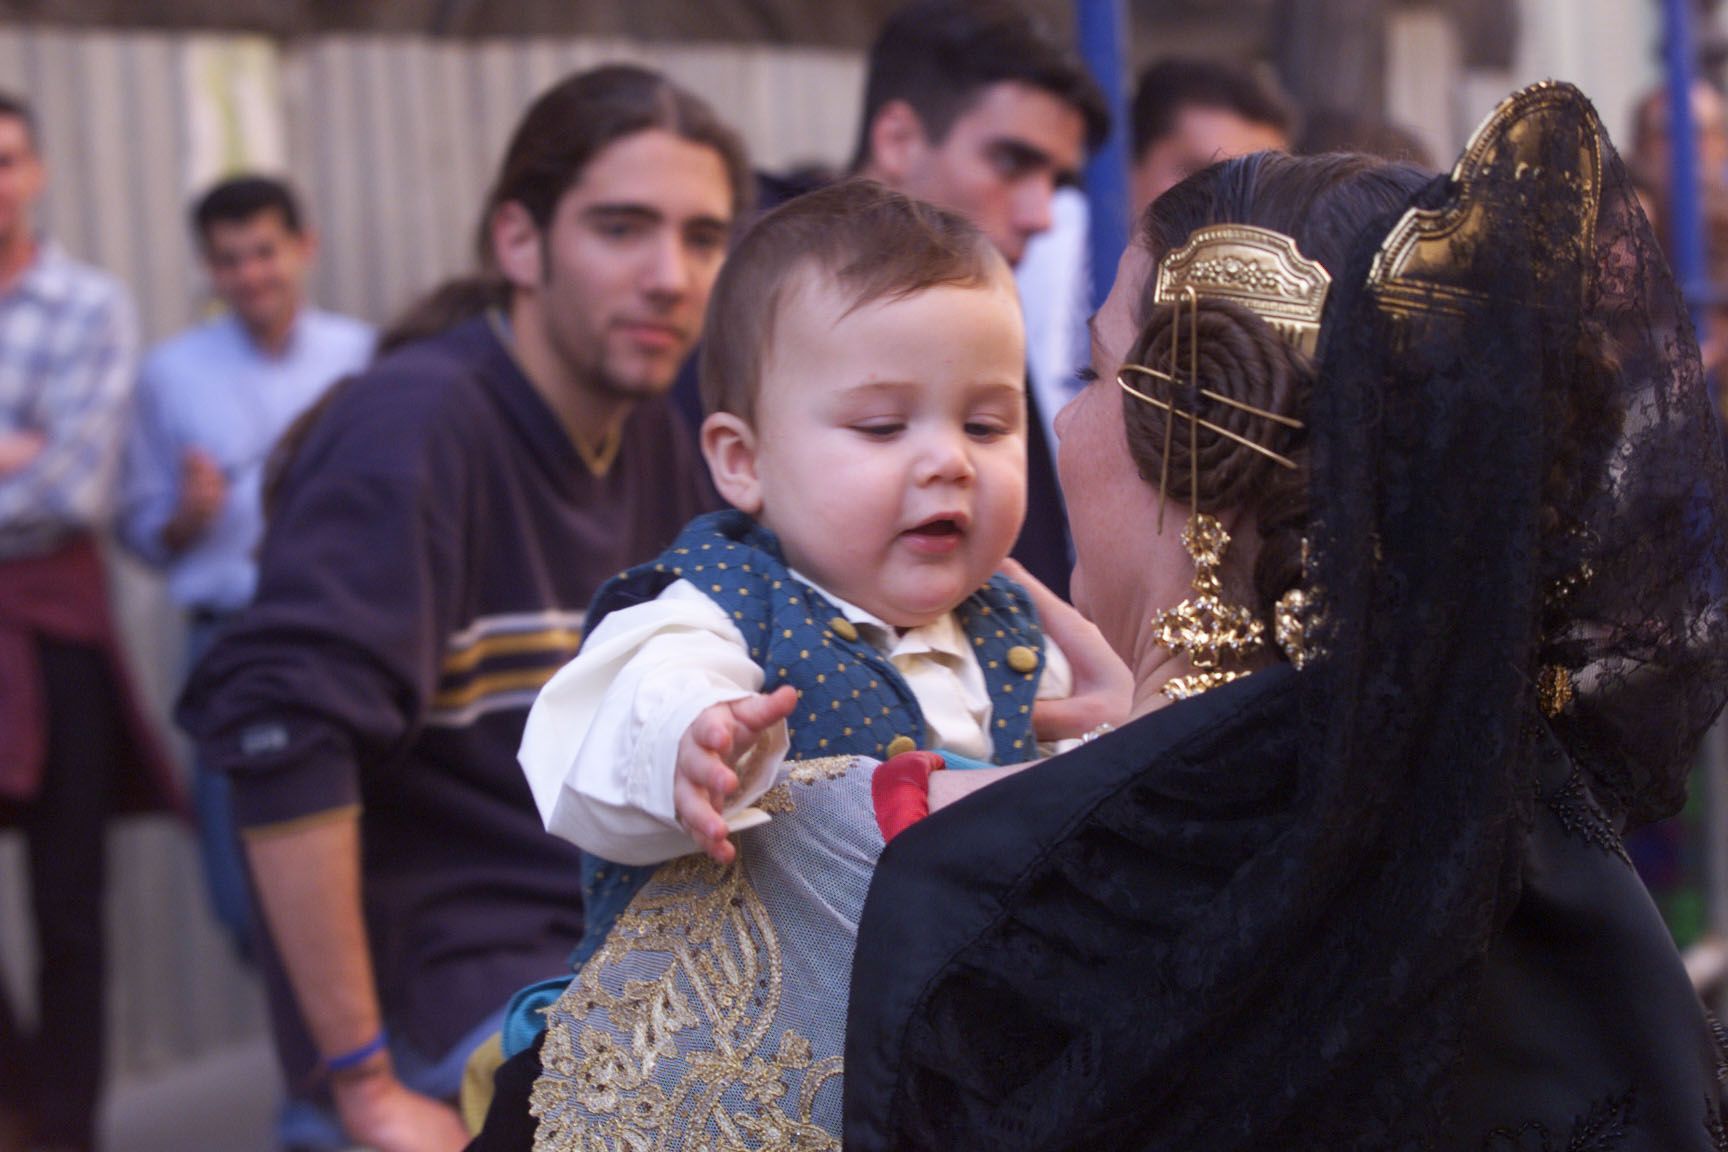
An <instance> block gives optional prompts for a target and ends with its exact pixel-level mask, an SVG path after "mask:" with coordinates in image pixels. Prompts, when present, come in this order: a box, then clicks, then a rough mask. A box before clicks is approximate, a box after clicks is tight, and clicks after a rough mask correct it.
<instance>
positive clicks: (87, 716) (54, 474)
mask: <svg viewBox="0 0 1728 1152" xmlns="http://www.w3.org/2000/svg"><path fill="white" fill-rule="evenodd" d="M46 181H47V169H46V166H45V165H44V163H43V160H42V157H41V154H40V152H39V150H38V144H37V134H36V125H35V119H34V117H33V116H32V114H31V111H30V108H29V105H27V104H26V103H25V102H24V101H22V100H20V99H19V98H17V97H15V96H9V95H3V94H0V825H14V826H21V827H22V828H23V831H24V838H25V843H26V847H27V850H28V858H29V871H30V905H31V909H32V912H33V913H34V916H35V926H36V937H37V950H38V955H39V957H40V963H39V964H38V967H37V976H36V980H37V989H38V1001H39V1005H40V1009H39V1013H38V1024H37V1030H36V1035H35V1037H33V1038H32V1040H31V1041H30V1042H28V1043H27V1042H26V1040H25V1038H24V1036H23V1035H22V1032H21V1029H20V1026H19V1022H18V1021H17V1019H16V1017H15V1016H14V1015H13V1013H12V1011H11V1008H10V1005H9V1004H8V1002H7V999H6V996H5V994H4V991H3V990H0V1148H4V1149H7V1150H8V1152H10V1150H11V1149H13V1148H21V1147H23V1146H25V1144H26V1143H28V1144H29V1146H30V1147H45V1148H55V1149H61V1148H64V1149H90V1148H92V1147H94V1145H95V1124H96V1104H97V1097H98V1093H99V1090H100V1087H101V1079H102V1065H103V1048H104V1039H105V1034H106V1028H105V1025H104V1020H103V1015H104V1006H105V1004H106V990H107V974H106V963H105V942H104V935H105V933H104V931H103V923H102V917H103V893H104V891H105V890H106V886H105V883H104V870H105V862H106V856H105V846H106V841H107V832H106V829H107V821H108V818H109V817H110V816H111V815H114V814H115V813H117V812H121V811H136V810H141V809H149V808H160V807H163V806H165V805H169V804H172V803H174V790H173V784H172V779H171V776H170V773H169V769H168V766H167V762H166V760H165V759H164V758H163V756H162V754H161V751H160V749H159V747H158V745H157V742H156V740H155V739H154V737H153V735H152V733H151V732H150V730H149V729H148V727H147V726H146V725H145V724H144V723H143V720H142V712H141V710H140V709H139V708H138V707H137V704H136V702H135V701H134V699H133V697H132V695H131V687H130V684H129V681H128V678H127V675H126V670H125V665H124V662H123V660H122V655H121V652H120V648H119V641H118V638H117V634H116V629H115V626H114V622H113V620H112V618H111V616H110V614H109V605H108V589H107V581H106V578H105V576H104V573H103V566H102V559H101V556H100V555H99V552H98V548H97V543H96V541H97V537H98V536H99V535H100V533H101V532H102V530H103V529H104V528H105V527H106V520H107V514H108V504H109V497H110V495H111V493H110V491H109V489H110V487H111V483H112V479H113V474H114V467H115V464H116V461H117V458H118V455H119V452H118V449H119V440H120V435H121V428H122V425H123V423H124V420H125V416H126V408H127V400H128V396H129V393H130V391H131V386H132V370H133V356H134V354H135V350H136V344H135V338H134V334H133V316H132V304H131V301H130V299H129V298H128V297H127V295H126V292H125V290H124V289H123V288H121V286H120V284H119V283H118V282H116V281H115V280H114V279H113V277H111V276H109V275H107V274H106V273H104V272H99V271H97V270H96V269H95V268H91V267H89V266H88V265H85V264H80V263H78V262H76V261H74V260H72V259H70V258H69V257H68V256H67V255H66V254H65V253H64V252H62V251H61V250H60V248H59V246H58V245H56V244H54V243H53V242H52V241H49V240H46V239H44V238H41V237H39V236H38V235H37V234H36V232H35V230H34V227H33V223H32V214H33V210H34V207H35V205H36V202H37V201H38V200H39V199H40V197H41V195H42V192H43V189H44V185H45V183H46ZM31 1129H33V1130H34V1132H33V1135H34V1142H33V1143H30V1142H29V1137H30V1135H31V1132H30V1130H31Z"/></svg>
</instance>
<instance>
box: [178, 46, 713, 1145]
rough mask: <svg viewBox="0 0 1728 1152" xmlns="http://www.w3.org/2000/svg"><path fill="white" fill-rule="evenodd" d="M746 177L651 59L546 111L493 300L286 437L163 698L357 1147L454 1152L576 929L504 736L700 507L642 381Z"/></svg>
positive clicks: (708, 267)
mask: <svg viewBox="0 0 1728 1152" xmlns="http://www.w3.org/2000/svg"><path fill="white" fill-rule="evenodd" d="M746 179H747V168H746V166H745V162H744V158H743V154H742V149H741V147H740V145H739V143H738V141H737V138H736V136H735V135H734V134H733V133H732V132H731V130H730V129H728V128H727V127H725V126H724V125H723V124H721V123H720V122H719V120H718V119H717V118H716V117H715V116H714V114H713V112H712V111H711V110H710V109H709V108H708V107H707V106H706V105H705V104H703V103H702V102H701V101H699V100H697V99H696V98H695V97H693V96H691V95H690V94H689V93H687V92H685V91H683V90H681V89H679V88H677V87H674V86H673V85H671V84H670V83H668V82H667V81H665V80H664V79H663V78H661V77H659V76H657V75H655V74H654V73H651V72H648V71H645V70H642V69H639V68H633V67H608V68H601V69H596V70H594V71H591V72H587V73H583V74H579V75H576V76H573V77H571V78H569V79H567V80H565V81H564V82H562V83H561V84H559V85H557V86H556V87H554V88H552V89H551V90H549V91H548V92H546V93H545V94H544V95H542V96H541V97H540V99H539V100H538V101H536V103H535V104H534V105H533V107H531V108H530V109H529V111H528V113H527V114H526V116H525V117H524V118H523V120H522V122H521V124H520V125H519V126H518V128H517V131H516V133H515V136H514V137H513V139H512V141H511V143H510V146H509V149H508V151H507V153H506V155H505V158H504V162H503V165H502V167H501V170H500V172H499V175H498V179H497V182H496V183H495V185H494V187H493V190H492V193H491V196H490V198H489V200H488V204H487V209H486V213H485V218H484V221H483V227H482V237H483V253H482V255H483V263H484V266H485V269H486V272H487V285H486V290H485V291H483V292H482V293H480V294H478V295H477V296H474V297H472V298H475V299H485V298H488V297H489V298H490V299H491V300H492V301H493V306H492V307H490V308H486V309H485V310H484V311H483V313H482V314H481V315H478V316H474V317H472V318H470V319H468V320H466V321H463V322H460V323H457V324H455V325H454V326H453V327H449V328H447V329H445V330H443V331H439V332H435V333H433V334H430V335H424V336H422V337H420V338H418V339H411V340H409V341H408V342H406V343H404V344H401V345H400V346H399V347H396V348H394V349H393V350H392V351H390V352H389V353H388V354H387V355H386V356H385V357H384V358H383V359H382V360H381V361H380V362H379V363H378V364H377V365H376V366H375V367H374V368H373V369H372V370H371V371H370V372H368V373H367V374H366V375H364V376H362V377H360V378H359V379H357V380H355V381H353V382H352V383H350V384H348V385H347V386H345V387H343V388H341V389H340V390H339V391H338V392H337V393H335V395H334V398H333V399H332V401H331V402H330V404H329V405H328V406H327V408H326V409H325V410H324V411H323V412H322V414H321V415H320V416H319V417H318V419H317V420H316V422H315V423H314V424H312V425H311V426H310V427H308V428H306V429H303V430H302V433H301V435H300V436H298V438H297V445H296V447H295V449H294V452H293V455H292V458H291V459H289V460H288V461H287V462H286V463H285V464H284V465H283V466H282V467H281V468H280V469H279V477H278V481H277V483H276V485H275V488H274V492H273V496H272V504H273V513H272V514H273V516H274V519H273V522H272V524H271V526H270V529H269V531H268V534H267V536H266V539H265V544H264V549H263V552H262V556H261V571H260V579H259V587H258V595H257V599H256V601H255V602H254V604H253V606H252V607H251V608H250V609H248V610H247V611H246V612H245V613H244V614H243V615H242V616H241V617H240V618H239V619H238V620H237V621H236V622H235V623H234V624H233V625H232V626H231V627H230V629H229V630H228V631H227V632H226V633H225V634H224V636H223V637H222V639H220V640H219V641H218V642H217V644H216V646H215V647H214V649H213V650H212V651H211V653H210V655H209V656H208V657H207V658H206V659H205V661H204V662H203V663H202V664H201V665H200V666H199V668H198V669H197V670H196V672H195V673H194V675H193V678H192V682H191V684H190V685H189V687H188V689H187V692H186V695H185V697H184V699H183V700H182V703H181V708H180V717H181V719H182V721H183V722H184V723H185V724H186V726H187V727H188V729H189V730H190V731H191V732H192V733H193V734H194V736H195V737H196V738H197V740H198V744H199V750H200V752H201V754H202V755H204V756H206V757H207V758H208V760H209V761H210V762H211V763H212V764H213V765H214V766H216V767H217V768H219V769H221V770H224V771H227V772H228V773H230V775H231V776H232V777H233V779H234V785H235V805H236V813H237V816H238V820H239V823H240V825H241V827H242V830H243V834H244V836H245V840H246V847H247V853H248V857H249V860H250V863H251V866H252V870H253V875H254V881H255V884H256V888H257V891H258V895H259V898H260V905H261V907H262V910H263V913H264V919H265V921H266V923H267V925H268V927H269V929H270V933H271V935H272V937H273V940H274V944H275V950H276V951H277V952H278V953H279V955H280V957H281V961H282V964H281V969H282V971H283V973H284V974H285V976H286V990H288V991H291V993H292V995H291V997H290V998H285V997H282V996H278V1002H279V1003H280V1004H287V1005H289V1006H291V1008H292V1009H293V1011H292V1012H291V1013H290V1014H289V1016H288V1018H287V1022H286V1023H287V1026H286V1027H284V1028H281V1029H280V1032H281V1034H282V1038H283V1043H282V1045H281V1047H282V1049H283V1056H284V1059H285V1061H286V1065H287V1070H288V1074H289V1076H290V1077H291V1078H293V1079H295V1080H307V1079H316V1078H318V1077H323V1078H325V1079H326V1080H327V1082H328V1084H329V1086H330V1090H331V1093H332V1095H333V1097H334V1102H335V1105H336V1108H337V1111H338V1113H339V1115H340V1118H341V1120H342V1123H343V1125H344V1127H345V1128H346V1129H347V1131H348V1133H349V1135H351V1136H352V1137H353V1138H354V1139H356V1140H358V1141H360V1142H361V1143H363V1144H365V1145H366V1146H367V1147H372V1148H377V1149H380V1150H383V1152H390V1150H394V1149H415V1150H416V1152H419V1150H422V1149H446V1148H452V1149H453V1148H457V1147H460V1146H461V1145H462V1144H464V1143H465V1142H466V1139H467V1136H466V1132H465V1130H464V1129H463V1127H462V1126H461V1123H460V1121H459V1119H458V1117H457V1115H456V1113H455V1112H454V1111H453V1110H452V1109H451V1108H450V1107H448V1105H447V1103H445V1102H444V1101H448V1100H450V1099H451V1098H453V1097H454V1095H455V1094H456V1089H457V1086H458V1084H459V1082H460V1072H461V1068H462V1065H463V1064H464V1062H465V1060H466V1058H467V1056H468V1054H469V1053H470V1051H471V1050H472V1049H473V1048H474V1047H475V1046H476V1045H477V1044H478V1043H479V1042H480V1041H481V1040H482V1039H483V1038H484V1037H486V1036H488V1035H490V1034H491V1033H492V1032H494V1031H496V1029H497V1014H498V1012H499V1011H500V1009H501V1005H502V1004H503V1003H504V1001H505V999H506V997H508V996H509V994H510V993H511V992H513V991H514V990H515V989H516V988H518V987H520V986H521V985H523V984H526V983H528V982H529V981H530V980H534V979H538V978H540V977H543V976H544V975H546V974H547V973H548V972H555V971H558V970H559V969H560V968H561V967H562V966H563V964H564V958H565V956H566V955H567V954H568V952H569V950H570V948H571V946H572V945H573V944H574V943H575V942H576V940H577V939H578V938H579V937H580V935H581V932H582V905H581V899H580V897H579V895H578V891H577V886H576V883H575V877H576V876H577V875H578V868H579V865H578V861H577V854H576V852H575V851H574V850H573V849H571V848H570V847H569V846H568V845H565V844H563V843H562V842H558V841H554V840H553V839H551V838H550V837H547V836H546V835H545V834H544V832H543V831H542V830H541V828H540V824H539V820H538V817H537V816H536V814H535V811H534V806H533V803H532V801H531V799H530V797H529V793H528V789H527V786H526V784H525V782H524V780H523V778H522V774H521V771H520V769H518V767H517V766H516V748H517V744H518V742H519V741H520V738H521V732H522V724H523V720H524V718H525V716H526V713H527V708H528V705H529V703H530V702H531V701H532V700H533V698H534V695H535V693H536V691H537V690H538V689H539V687H540V685H541V684H542V683H543V682H544V681H545V680H546V679H547V678H548V677H550V676H551V674H552V672H553V671H554V670H556V669H557V668H558V667H559V666H560V665H562V664H563V663H564V662H565V661H567V660H568V659H569V658H570V657H571V656H572V655H573V654H574V652H575V649H576V646H577V644H578V642H579V640H580V638H581V631H582V615H583V609H584V608H585V606H586V605H587V602H588V600H589V598H590V596H591V595H592V594H593V592H594V590H595V588H596V587H598V585H599V584H600V583H601V581H602V580H604V579H605V578H606V577H608V576H610V575H612V574H613V573H615V572H617V571H619V570H620V569H621V568H623V567H626V566H628V565H629V564H630V563H632V562H635V561H637V560H641V559H643V558H646V557H648V556H650V555H652V554H653V553H654V552H655V551H657V550H658V549H660V548H663V547H665V546H666V545H667V544H669V543H670V542H671V540H672V538H673V536H674V534H675V533H676V531H677V529H678V528H679V527H680V526H681V525H682V524H683V523H684V521H685V520H687V519H688V518H689V517H690V516H691V515H692V514H693V513H695V512H696V511H698V510H699V496H698V493H699V488H698V487H697V480H696V476H697V473H696V467H697V466H696V463H695V460H694V457H693V455H692V454H691V453H690V452H689V450H688V446H687V444H686V442H685V440H684V438H683V437H682V436H681V435H680V434H679V433H678V432H677V429H676V427H675V424H674V420H675V416H674V415H673V413H672V411H671V409H670V408H669V407H668V406H667V405H666V403H665V401H664V400H663V393H665V392H666V390H667V389H668V388H670V386H671V384H672V380H673V377H674V375H675V374H676V372H677V370H678V367H679V365H680V364H681V363H682V362H683V360H684V358H685V357H686V356H687V355H688V353H689V351H690V348H691V347H692V345H693V344H694V342H695V341H696V339H697V336H698V335H699V333H700V329H701V325H702V315H703V310H704V307H705V305H706V303H707V297H708V291H709V288H710V287H711V285H712V283H713V279H714V276H715V275H716V273H717V272H718V271H719V266H720V263H721V260H722V259H723V257H724V255H725V251H726V246H727V242H728V239H729V236H730V231H731V227H732V222H733V220H734V219H735V218H736V217H737V215H738V213H739V212H740V210H741V208H742V206H743V205H742V201H743V199H744V194H745V189H746ZM362 848H363V851H362ZM279 991H281V989H279ZM279 1015H281V1014H280V1013H279ZM296 1017H297V1021H296V1019H295V1018H296ZM300 1026H303V1032H302V1031H301V1027H300Z"/></svg>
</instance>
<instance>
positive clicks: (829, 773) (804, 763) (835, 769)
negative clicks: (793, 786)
mask: <svg viewBox="0 0 1728 1152" xmlns="http://www.w3.org/2000/svg"><path fill="white" fill-rule="evenodd" d="M857 759H858V758H857V757H856V756H823V757H820V758H818V759H816V760H797V761H794V762H793V763H791V764H788V765H787V766H786V778H787V779H788V780H792V781H794V782H796V783H799V784H820V783H822V782H823V781H824V780H838V779H840V777H842V776H844V775H846V771H847V769H849V768H851V767H852V765H853V764H854V763H855V762H856V761H857Z"/></svg>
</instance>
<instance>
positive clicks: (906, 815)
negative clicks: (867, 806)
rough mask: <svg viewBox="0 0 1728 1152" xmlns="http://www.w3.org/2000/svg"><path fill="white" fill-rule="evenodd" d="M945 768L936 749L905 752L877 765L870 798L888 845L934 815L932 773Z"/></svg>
mask: <svg viewBox="0 0 1728 1152" xmlns="http://www.w3.org/2000/svg"><path fill="white" fill-rule="evenodd" d="M942 767H943V763H942V757H940V756H938V755H937V754H936V753H934V752H902V753H901V754H900V755H898V756H896V757H894V758H893V759H891V760H886V761H884V762H883V763H881V764H878V765H877V766H876V772H875V774H874V775H872V776H871V777H870V800H871V802H872V803H873V804H874V805H875V808H876V826H877V827H878V828H880V829H881V830H882V842H883V843H884V844H886V843H887V842H888V841H890V840H892V839H894V837H896V836H898V835H899V834H900V833H902V832H904V831H905V830H906V829H908V828H910V827H911V826H912V825H914V824H916V823H918V821H920V820H922V819H924V817H926V816H928V815H930V773H932V772H935V771H938V770H939V769H941V768H942Z"/></svg>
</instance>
